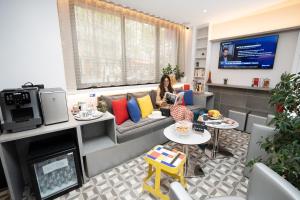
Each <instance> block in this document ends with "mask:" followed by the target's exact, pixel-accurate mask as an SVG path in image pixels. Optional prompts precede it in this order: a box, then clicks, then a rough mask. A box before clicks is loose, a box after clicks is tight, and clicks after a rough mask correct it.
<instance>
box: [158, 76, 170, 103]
mask: <svg viewBox="0 0 300 200" xmlns="http://www.w3.org/2000/svg"><path fill="white" fill-rule="evenodd" d="M166 78H167V79H168V80H169V85H168V90H169V92H171V93H173V92H174V89H173V88H172V85H171V79H170V77H169V76H168V75H166V74H164V75H163V76H162V77H161V79H160V84H159V88H160V94H159V96H160V98H161V99H162V98H164V95H165V92H166V90H165V86H164V81H165V79H166Z"/></svg>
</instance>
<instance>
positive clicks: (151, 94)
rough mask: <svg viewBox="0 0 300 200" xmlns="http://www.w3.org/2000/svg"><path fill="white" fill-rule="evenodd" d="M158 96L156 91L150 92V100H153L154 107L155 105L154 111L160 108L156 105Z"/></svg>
mask: <svg viewBox="0 0 300 200" xmlns="http://www.w3.org/2000/svg"><path fill="white" fill-rule="evenodd" d="M156 94H157V91H156V90H151V91H150V98H151V101H152V105H153V108H154V109H157V108H158V106H157V105H156Z"/></svg>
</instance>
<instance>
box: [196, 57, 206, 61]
mask: <svg viewBox="0 0 300 200" xmlns="http://www.w3.org/2000/svg"><path fill="white" fill-rule="evenodd" d="M195 59H200V60H205V59H206V57H205V58H199V57H195Z"/></svg>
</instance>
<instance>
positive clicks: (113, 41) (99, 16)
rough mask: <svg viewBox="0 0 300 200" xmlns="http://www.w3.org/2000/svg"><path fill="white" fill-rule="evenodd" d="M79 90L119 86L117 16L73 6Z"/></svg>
mask: <svg viewBox="0 0 300 200" xmlns="http://www.w3.org/2000/svg"><path fill="white" fill-rule="evenodd" d="M74 11H75V21H76V37H77V49H78V56H76V55H75V59H77V60H76V61H77V65H78V66H77V69H76V81H77V83H80V84H79V85H78V86H79V87H90V86H109V85H120V84H123V80H122V69H123V64H122V42H121V17H120V16H116V15H111V14H108V13H104V12H98V11H95V10H91V9H84V8H81V7H79V6H75V7H74Z"/></svg>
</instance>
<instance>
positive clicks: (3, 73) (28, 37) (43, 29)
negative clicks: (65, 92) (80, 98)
mask: <svg viewBox="0 0 300 200" xmlns="http://www.w3.org/2000/svg"><path fill="white" fill-rule="evenodd" d="M0 35H1V36H0V89H4V88H15V87H20V86H21V85H22V84H24V83H25V82H27V81H31V82H33V83H44V84H45V86H47V87H63V88H65V85H66V84H65V75H64V67H63V57H62V47H61V40H60V30H59V20H58V13H57V4H56V0H26V1H20V0H9V1H0Z"/></svg>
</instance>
